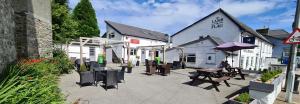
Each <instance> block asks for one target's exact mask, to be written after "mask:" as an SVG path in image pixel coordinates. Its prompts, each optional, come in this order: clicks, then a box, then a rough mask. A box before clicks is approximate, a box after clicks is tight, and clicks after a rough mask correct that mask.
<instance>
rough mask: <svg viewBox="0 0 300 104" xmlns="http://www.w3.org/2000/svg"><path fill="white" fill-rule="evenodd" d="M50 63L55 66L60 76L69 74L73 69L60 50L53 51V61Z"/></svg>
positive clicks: (65, 55)
mask: <svg viewBox="0 0 300 104" xmlns="http://www.w3.org/2000/svg"><path fill="white" fill-rule="evenodd" d="M51 61H52V62H53V63H55V64H56V66H57V67H58V69H59V72H60V73H61V74H63V73H69V72H70V71H71V70H72V69H74V68H73V64H72V62H71V60H70V59H69V58H68V56H67V54H66V53H65V52H64V51H62V50H54V51H53V59H52V60H51Z"/></svg>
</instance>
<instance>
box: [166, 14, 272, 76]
mask: <svg viewBox="0 0 300 104" xmlns="http://www.w3.org/2000/svg"><path fill="white" fill-rule="evenodd" d="M207 36H209V37H211V38H214V37H218V39H219V41H222V42H233V41H235V42H243V39H246V38H245V37H248V38H252V39H254V40H255V41H254V42H253V41H252V42H253V43H254V44H255V45H257V46H258V47H256V48H255V49H247V50H242V51H236V52H234V54H235V55H233V56H234V58H233V60H234V63H233V66H235V67H239V66H240V67H243V68H244V69H250V68H251V69H252V70H253V69H254V68H255V69H264V68H268V65H267V64H264V60H265V59H266V57H271V56H272V47H273V45H272V44H271V43H270V41H269V40H267V39H266V38H265V37H263V36H262V35H261V34H259V33H257V32H256V31H254V30H253V29H251V28H250V27H248V26H247V25H245V24H243V23H241V22H240V21H238V20H237V19H236V18H234V17H233V16H231V15H230V14H228V13H227V12H225V11H224V10H222V9H218V10H216V11H215V12H213V13H211V14H209V15H208V16H206V17H204V18H202V19H200V20H198V21H197V22H195V23H193V24H192V25H189V26H187V27H186V28H184V29H182V30H180V31H179V32H177V33H175V34H174V35H172V36H171V39H172V46H173V47H180V46H182V45H184V44H187V43H190V42H192V41H197V40H199V37H207ZM210 40H211V39H210ZM199 42H200V43H197V44H192V45H185V46H182V47H183V48H184V54H185V55H186V57H187V60H186V61H187V66H188V67H200V68H206V67H217V66H218V65H219V64H220V62H221V61H222V60H226V55H224V53H222V52H219V51H216V50H214V49H213V48H214V47H215V46H216V44H212V43H213V42H209V41H207V40H203V41H199ZM244 42H245V41H244ZM189 57H195V58H196V60H192V61H191V60H189ZM167 59H169V60H168V61H169V62H172V61H178V60H179V53H176V52H175V51H167ZM205 60H210V62H207V61H205ZM227 60H228V61H229V64H231V56H230V57H228V59H227ZM194 61H196V62H194ZM198 61H200V62H198Z"/></svg>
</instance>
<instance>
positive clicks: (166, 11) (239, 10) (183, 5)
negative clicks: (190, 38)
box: [70, 0, 284, 34]
mask: <svg viewBox="0 0 300 104" xmlns="http://www.w3.org/2000/svg"><path fill="white" fill-rule="evenodd" d="M158 1H162V0H148V1H147V0H146V1H145V2H143V3H138V2H136V1H135V0H92V4H93V7H94V8H95V10H96V12H97V19H98V22H99V25H100V28H101V33H102V34H103V33H104V32H105V23H104V20H111V21H115V22H120V23H124V24H128V25H133V26H137V27H141V28H146V29H151V30H155V31H160V32H164V33H168V34H173V33H175V32H177V31H179V30H181V29H182V28H184V27H186V26H188V25H189V24H191V23H193V22H195V21H196V20H198V19H201V18H202V17H204V16H206V15H208V14H209V13H211V12H213V11H214V10H216V9H217V8H219V3H218V1H219V0H169V1H168V2H158ZM78 2H79V0H70V6H71V8H74V7H75V5H76V3H78ZM282 2H283V0H275V1H274V0H251V1H250V0H239V1H238V0H221V2H220V6H221V8H223V9H224V10H225V11H227V12H228V13H230V14H232V15H234V16H236V17H241V16H246V15H259V14H262V13H266V12H267V11H270V10H272V9H274V8H275V7H279V6H281V5H278V3H282ZM281 7H284V6H281Z"/></svg>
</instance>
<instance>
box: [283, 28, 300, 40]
mask: <svg viewBox="0 0 300 104" xmlns="http://www.w3.org/2000/svg"><path fill="white" fill-rule="evenodd" d="M283 43H284V44H300V29H299V28H298V29H295V30H294V31H293V32H292V33H291V34H290V36H289V37H288V38H287V39H285V40H284V42H283Z"/></svg>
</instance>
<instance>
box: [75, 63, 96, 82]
mask: <svg viewBox="0 0 300 104" xmlns="http://www.w3.org/2000/svg"><path fill="white" fill-rule="evenodd" d="M79 76H80V82H79V83H80V86H82V85H84V84H93V83H94V82H95V80H94V73H93V71H88V70H87V68H86V66H85V65H84V64H81V65H80V70H79Z"/></svg>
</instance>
